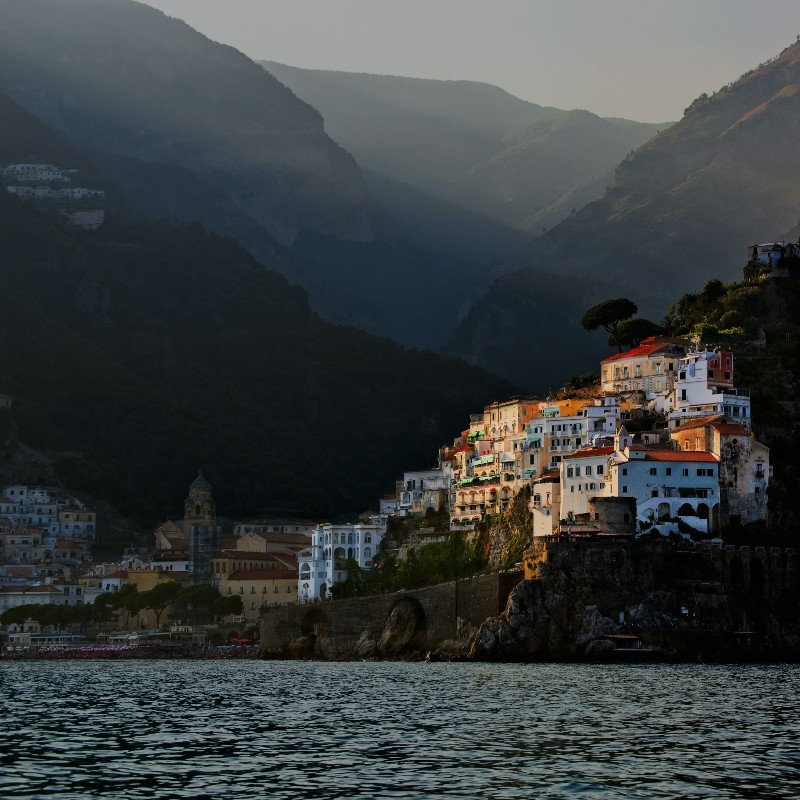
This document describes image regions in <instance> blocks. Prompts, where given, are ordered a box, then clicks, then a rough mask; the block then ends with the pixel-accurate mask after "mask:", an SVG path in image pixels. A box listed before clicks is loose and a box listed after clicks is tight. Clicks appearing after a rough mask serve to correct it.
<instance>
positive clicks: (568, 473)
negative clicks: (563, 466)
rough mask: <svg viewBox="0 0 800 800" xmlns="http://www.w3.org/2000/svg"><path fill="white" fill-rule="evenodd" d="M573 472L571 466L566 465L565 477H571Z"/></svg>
mask: <svg viewBox="0 0 800 800" xmlns="http://www.w3.org/2000/svg"><path fill="white" fill-rule="evenodd" d="M574 474H575V473H574V472H573V469H572V467H567V477H568V478H571V477H572V476H573V475H574Z"/></svg>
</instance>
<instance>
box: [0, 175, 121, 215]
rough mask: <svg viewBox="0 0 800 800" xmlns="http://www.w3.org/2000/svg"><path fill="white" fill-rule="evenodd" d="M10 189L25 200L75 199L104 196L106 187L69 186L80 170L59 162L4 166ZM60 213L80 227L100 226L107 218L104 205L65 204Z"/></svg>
mask: <svg viewBox="0 0 800 800" xmlns="http://www.w3.org/2000/svg"><path fill="white" fill-rule="evenodd" d="M0 173H1V174H2V178H3V182H4V183H5V186H6V191H7V192H9V193H10V194H13V195H15V196H16V197H19V198H21V199H23V200H39V201H48V202H66V203H75V202H78V201H85V200H90V199H96V200H102V199H104V198H105V196H106V193H105V191H104V190H103V189H88V188H86V187H85V186H66V185H65V184H69V183H72V181H73V179H75V178H76V177H77V176H78V175H79V174H80V173H79V171H78V170H76V169H62V168H61V167H58V166H56V165H55V164H9V165H8V166H6V167H3V168H2V169H1V170H0ZM60 213H61V215H62V216H64V217H65V218H66V219H68V220H69V222H70V224H72V225H74V226H75V227H78V228H85V229H87V230H96V229H97V228H99V227H100V226H101V225H102V224H103V222H104V221H105V211H104V210H103V209H102V208H80V209H74V208H72V209H70V208H62V209H60Z"/></svg>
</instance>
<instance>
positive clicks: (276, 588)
mask: <svg viewBox="0 0 800 800" xmlns="http://www.w3.org/2000/svg"><path fill="white" fill-rule="evenodd" d="M279 591H280V589H278V587H277V586H276V587H275V594H278V592H279Z"/></svg>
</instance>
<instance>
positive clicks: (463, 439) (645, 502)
mask: <svg viewBox="0 0 800 800" xmlns="http://www.w3.org/2000/svg"><path fill="white" fill-rule="evenodd" d="M600 379H601V380H600V387H599V389H598V390H597V391H596V392H594V393H593V395H592V396H588V395H587V396H584V397H580V398H572V399H563V400H552V401H541V400H537V399H534V398H521V397H516V398H512V399H510V400H506V401H504V402H499V403H492V404H490V405H488V406H486V408H484V410H483V413H482V414H475V415H473V416H472V417H471V418H470V421H469V426H468V427H467V428H465V429H464V430H463V431H462V432H461V434H460V435H459V436H458V437H457V438H456V439H455V440H454V442H453V444H452V445H449V446H446V447H443V448H441V449H440V451H439V457H438V464H437V466H436V467H435V468H434V469H428V470H418V471H413V472H406V473H404V474H403V478H402V480H400V481H398V482H397V485H396V491H395V493H394V494H393V495H388V496H386V497H384V498H382V499H381V501H380V510H381V512H382V513H384V514H387V515H389V516H408V515H415V514H435V513H439V514H440V513H445V512H446V513H447V514H448V516H449V528H450V530H451V531H458V530H462V531H473V530H475V528H476V526H477V525H478V523H480V522H481V521H483V520H485V519H486V518H487V517H490V516H492V515H495V514H499V513H502V512H503V511H505V510H507V509H508V508H509V506H510V504H511V503H512V501H513V500H514V498H515V497H517V495H518V494H519V492H520V490H521V489H522V488H524V487H529V490H530V501H529V507H530V511H531V513H532V515H533V535H534V536H552V535H554V534H556V533H558V532H559V531H562V530H564V529H565V527H569V528H570V529H574V527H575V526H580V525H589V524H590V523H592V522H593V521H595V520H594V516H595V513H594V511H593V508H594V505H595V503H593V501H594V500H596V499H598V498H620V499H622V500H625V501H628V505H629V506H630V507H631V512H630V516H631V519H630V520H629V522H630V524H631V531H632V532H642V531H650V532H654V531H658V532H659V533H662V534H668V533H670V532H679V533H681V534H682V535H691V534H692V532H695V533H697V534H701V535H711V536H714V535H717V534H718V533H719V532H720V530H721V529H722V528H723V527H725V526H730V525H746V524H750V523H755V522H760V521H765V520H766V514H767V492H766V490H767V485H768V481H769V477H770V474H771V468H770V464H769V449H768V448H767V447H766V446H765V445H763V444H761V443H760V442H758V441H756V439H755V438H754V437H753V434H752V431H751V417H750V396H749V392H748V391H747V390H746V389H742V388H737V387H736V385H735V380H734V356H733V353H732V352H730V351H724V350H720V349H719V348H711V347H703V346H697V345H695V344H693V343H692V342H691V341H689V340H686V339H678V338H670V337H665V336H654V337H650V338H648V339H645V340H644V341H643V342H642V343H641V345H640V346H638V347H636V348H634V349H632V350H629V351H627V352H624V353H620V354H617V355H613V356H610V357H609V358H606V359H604V360H603V361H602V363H601V365H600Z"/></svg>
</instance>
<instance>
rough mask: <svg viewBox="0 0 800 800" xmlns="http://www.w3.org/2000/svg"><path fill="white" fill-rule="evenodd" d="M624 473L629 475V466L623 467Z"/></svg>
mask: <svg viewBox="0 0 800 800" xmlns="http://www.w3.org/2000/svg"><path fill="white" fill-rule="evenodd" d="M622 474H623V475H627V474H628V468H627V467H623V468H622Z"/></svg>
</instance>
